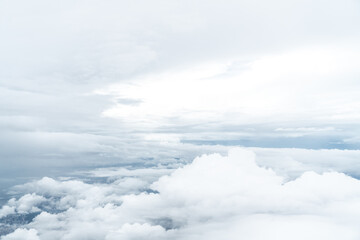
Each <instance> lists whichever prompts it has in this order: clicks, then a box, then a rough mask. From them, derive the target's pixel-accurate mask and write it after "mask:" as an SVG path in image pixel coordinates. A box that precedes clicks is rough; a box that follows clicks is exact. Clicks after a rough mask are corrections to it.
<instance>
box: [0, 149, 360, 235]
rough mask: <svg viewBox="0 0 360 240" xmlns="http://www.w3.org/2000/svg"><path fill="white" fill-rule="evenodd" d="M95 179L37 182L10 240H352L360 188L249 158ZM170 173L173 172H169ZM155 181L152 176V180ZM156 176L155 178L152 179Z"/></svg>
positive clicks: (15, 207) (11, 205)
mask: <svg viewBox="0 0 360 240" xmlns="http://www.w3.org/2000/svg"><path fill="white" fill-rule="evenodd" d="M133 171H134V172H132V171H131V170H125V169H119V170H116V171H115V170H114V169H113V170H111V169H110V171H107V172H106V171H105V170H104V169H103V170H99V171H97V172H93V173H92V174H97V176H102V177H103V176H106V175H108V178H107V183H84V182H82V181H79V180H66V181H57V180H54V179H51V178H43V179H41V180H39V181H36V182H32V183H27V184H25V185H23V186H18V187H17V191H22V192H28V193H27V194H26V195H24V196H22V197H21V198H19V199H17V200H16V199H12V200H10V201H9V202H8V204H7V205H6V206H4V207H3V208H2V209H1V210H0V214H1V216H2V217H3V218H4V217H9V216H12V215H14V214H15V213H16V214H26V213H28V214H29V213H34V212H36V213H37V214H38V215H36V216H35V217H34V218H33V219H32V220H31V221H29V223H28V224H26V225H23V226H21V227H20V228H18V229H17V230H16V231H15V232H13V233H10V234H8V235H6V236H3V237H2V238H1V239H2V240H9V239H85V238H86V239H107V240H110V239H214V240H215V239H220V238H226V239H239V238H246V239H264V237H266V238H267V239H289V238H291V239H304V238H306V239H339V238H341V239H358V238H359V236H360V231H359V230H358V227H357V224H356V223H357V220H358V219H359V217H360V212H359V211H357V209H360V208H359V202H360V181H359V180H357V179H355V178H352V177H350V176H348V175H345V174H343V173H339V172H334V171H332V172H325V173H322V174H318V173H315V172H313V171H307V172H304V173H303V174H301V175H300V176H299V177H297V178H295V179H292V180H286V178H284V177H283V176H281V175H279V174H277V173H275V172H274V171H273V170H272V169H270V168H265V167H259V165H258V164H257V162H256V155H255V154H254V152H253V151H249V150H244V149H240V148H235V149H231V150H230V151H229V153H228V155H227V156H222V155H219V154H211V155H203V156H201V157H198V158H196V159H194V161H193V162H192V163H190V164H187V165H184V166H183V167H180V168H178V169H173V170H170V169H168V170H166V169H162V168H157V169H156V168H154V169H152V170H149V169H148V170H133ZM169 171H170V172H171V173H169ZM150 176H152V177H150ZM159 176H160V177H159Z"/></svg>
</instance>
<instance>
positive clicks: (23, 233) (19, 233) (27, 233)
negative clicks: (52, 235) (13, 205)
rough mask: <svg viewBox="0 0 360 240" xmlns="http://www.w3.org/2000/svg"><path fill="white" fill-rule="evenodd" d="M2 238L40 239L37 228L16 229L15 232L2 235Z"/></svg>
mask: <svg viewBox="0 0 360 240" xmlns="http://www.w3.org/2000/svg"><path fill="white" fill-rule="evenodd" d="M1 239H2V240H39V237H38V235H37V231H36V230H35V229H29V230H28V229H22V228H19V229H16V231H15V232H13V233H10V234H9V235H7V236H5V237H2V238H1Z"/></svg>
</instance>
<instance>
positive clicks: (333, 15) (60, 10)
mask: <svg viewBox="0 0 360 240" xmlns="http://www.w3.org/2000/svg"><path fill="white" fill-rule="evenodd" d="M359 10H360V6H359V2H358V1H355V0H345V1H341V2H339V1H321V0H319V1H303V0H302V1H291V2H289V1H225V2H224V1H222V2H221V3H219V1H195V2H194V1H157V0H156V1H151V2H150V1H140V0H136V1H115V0H107V1H98V0H90V1H89V0H87V1H81V0H76V1H73V0H72V1H68V0H65V1H61V2H56V1H45V0H34V1H24V0H11V1H10V0H2V1H0V33H1V38H0V53H1V54H0V66H1V71H0V109H1V111H0V114H1V116H0V129H1V136H0V146H1V147H0V155H1V162H0V163H1V164H0V165H1V169H5V168H11V167H14V166H16V165H19V166H23V165H24V164H27V165H34V164H36V163H39V161H40V162H41V164H40V165H42V166H44V165H45V166H46V165H48V164H50V163H51V164H54V161H55V160H56V161H55V162H56V164H63V163H64V164H65V163H66V161H67V160H68V159H71V162H72V164H73V163H74V162H77V161H80V162H82V161H83V162H91V161H92V160H94V159H95V160H96V162H99V161H100V162H106V161H107V160H109V159H111V161H113V159H116V161H118V159H120V155H123V156H124V155H125V154H124V151H126V150H128V149H130V148H137V149H146V146H147V145H146V144H153V143H155V145H156V143H157V142H164V141H165V142H168V141H170V142H178V143H181V142H183V143H185V142H186V143H190V144H224V145H244V146H255V147H300V148H315V149H319V148H342V149H344V148H345V149H346V148H349V149H357V148H359V146H360V145H359V141H360V139H359V137H358V134H359V131H358V130H357V129H358V122H359V119H360V112H359V111H358V109H359V107H360V94H358V93H359V90H360V89H359V87H360V86H359V81H358V78H359V76H360V68H359V63H360V59H359V58H360V57H359V56H360V45H359V42H360V41H359V40H360V39H359V37H360V33H359V30H358V26H359V23H360V14H359ZM135 145H136V147H135ZM146 151H147V150H146ZM146 151H145V152H146ZM154 152H156V150H154ZM154 154H155V153H154ZM130 155H132V157H134V156H135V154H134V153H133V154H131V151H130ZM136 157H137V156H136ZM49 159H50V160H49ZM51 159H53V160H51ZM54 159H55V160H54ZM9 161H10V162H12V164H11V166H9V164H8V163H9ZM15 168H16V167H15Z"/></svg>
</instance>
